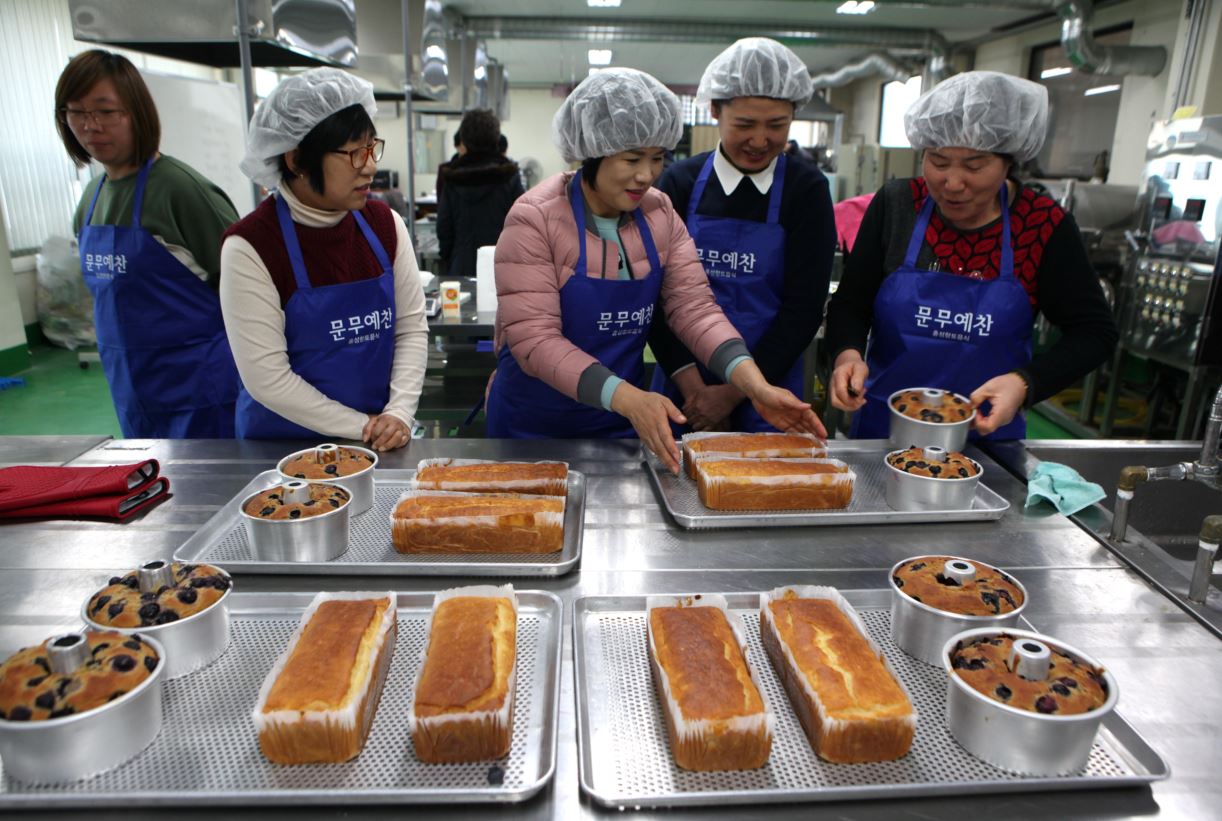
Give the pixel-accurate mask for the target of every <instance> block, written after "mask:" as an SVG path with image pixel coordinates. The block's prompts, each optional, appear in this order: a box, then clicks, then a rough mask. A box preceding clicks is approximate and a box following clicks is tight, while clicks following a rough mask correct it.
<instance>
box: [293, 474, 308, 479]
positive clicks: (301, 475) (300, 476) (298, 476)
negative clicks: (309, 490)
mask: <svg viewBox="0 0 1222 821" xmlns="http://www.w3.org/2000/svg"><path fill="white" fill-rule="evenodd" d="M293 475H294V476H295V477H297V478H298V479H304V478H305V474H304V473H294V474H293Z"/></svg>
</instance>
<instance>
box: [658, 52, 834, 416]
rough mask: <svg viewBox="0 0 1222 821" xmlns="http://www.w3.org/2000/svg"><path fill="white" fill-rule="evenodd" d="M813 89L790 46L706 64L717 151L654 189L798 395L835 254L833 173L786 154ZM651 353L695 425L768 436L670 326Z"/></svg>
mask: <svg viewBox="0 0 1222 821" xmlns="http://www.w3.org/2000/svg"><path fill="white" fill-rule="evenodd" d="M812 94H813V87H812V85H811V81H810V74H809V72H808V71H807V69H806V66H805V65H804V64H803V63H802V61H801V60H800V59H799V58H798V56H797V55H796V54H794V53H793V52H792V51H790V50H789V49H788V48H786V47H785V46H783V45H781V44H780V43H778V42H776V41H775V40H768V39H765V38H760V37H751V38H747V39H745V40H739V41H738V42H737V43H734V44H733V45H732V46H730V47H729V48H728V49H726V50H725V51H723V52H722V53H721V54H719V55H718V56H717V57H715V58H714V59H713V61H712V62H711V63H709V65H708V67H707V68H706V69H705V72H704V76H703V77H702V78H701V79H700V86H699V88H698V89H697V92H696V99H697V102H698V103H707V104H709V105H710V106H711V107H712V113H713V117H714V118H715V119H716V120H717V130H718V136H719V137H720V142H719V143H718V146H717V148H716V149H715V150H713V151H710V152H708V153H705V154H698V155H696V156H695V157H692V158H690V159H687V160H683V161H681V162H677V163H675V164H674V165H672V166H671V167H670V168H669V169H668V170H667V171H666V173H665V174H664V175H663V176H662V180H661V182H659V183H658V187H659V188H660V189H661V190H662V191H664V192H665V193H666V194H668V195H669V196H670V200H671V202H672V203H674V206H675V210H676V211H678V212H679V213H680V214H682V215H683V216H684V221H685V222H686V223H687V230H688V233H690V234H691V235H692V239H693V240H695V242H696V249H697V253H698V254H699V255H700V259H701V260H702V261H703V263H704V269H705V271H706V272H708V277H709V283H710V284H711V285H712V287H713V293H714V295H715V296H716V297H717V304H718V305H720V306H721V309H722V310H723V311H725V314H726V317H727V318H728V319H729V320H730V322H731V323H733V325H734V327H735V328H737V329H738V331H739V333H741V334H742V337H743V340H744V341H745V342H746V343H747V347H748V349H749V350H750V351H751V355H752V356H753V357H754V359H755V362H756V363H757V364H758V365H759V369H760V371H762V372H763V374H764V378H765V379H767V380H768V381H769V382H770V383H772V384H774V385H780V386H782V387H784V388H786V389H787V390H789V391H792V392H793V393H795V394H797V395H798V396H801V395H802V393H803V384H802V377H803V371H804V369H803V360H804V354H805V352H806V349H807V348H808V347H809V346H810V343H811V340H812V339H814V337H815V331H816V330H818V328H819V325H820V323H821V322H822V321H823V305H824V302H825V301H826V300H827V290H828V283H829V281H830V279H831V271H832V259H833V257H834V256H835V252H836V229H835V223H834V221H833V218H832V201H831V196H830V194H829V191H828V182H827V178H826V177H824V176H823V172H821V171H820V170H819V169H818V168H817V167H816V166H815V164H814V163H812V162H803V161H795V160H794V159H793V158H790V157H788V156H787V155H786V154H785V153H784V151H785V147H786V144H787V138H788V136H789V126H790V124H791V123H792V122H793V116H794V112H795V111H796V110H797V108H798V106H800V105H802V104H803V103H805V102H806V101H807V100H809V99H810V97H811V95H812ZM650 346H651V348H652V349H653V351H654V354H655V355H656V357H657V359H658V367H657V369H655V371H654V381H653V389H654V390H658V391H662V392H664V393H665V394H666V395H667V396H669V397H670V398H672V399H674V400H675V402H676V403H682V407H683V413H684V414H685V415H686V416H687V418H688V422H689V423H690V425H691V426H692V428H694V429H696V430H715V429H730V430H747V431H759V430H771V429H772V426H771V425H769V424H768V422H767V420H765V419H763V418H762V417H761V416H760V415H759V413H757V412H756V410H755V408H753V407H752V405H751V403H749V402H745V401H744V399H745V398H746V397H745V396H744V394H743V392H742V391H741V390H739V389H738V388H737V387H735V386H734V385H732V384H730V383H729V382H728V381H726V380H724V379H722V378H721V377H720V376H718V375H717V374H716V373H713V372H710V371H709V370H707V369H702V368H700V367H699V366H698V365H697V363H696V360H695V358H694V357H693V356H692V354H691V352H689V351H688V350H687V349H686V348H685V347H684V346H683V345H681V344H680V343H679V341H678V340H677V339H676V338H675V334H674V333H673V332H671V330H670V329H669V328H668V327H667V326H666V325H665V323H657V324H656V326H655V328H654V332H653V334H652V336H651V338H650ZM667 376H669V377H670V379H669V380H668V379H667V378H666V377H667ZM672 380H673V381H672Z"/></svg>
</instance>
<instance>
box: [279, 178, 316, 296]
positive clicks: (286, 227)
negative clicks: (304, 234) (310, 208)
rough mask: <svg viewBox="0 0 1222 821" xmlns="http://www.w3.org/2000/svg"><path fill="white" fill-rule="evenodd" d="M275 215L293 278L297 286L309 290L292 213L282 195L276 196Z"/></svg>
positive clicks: (308, 280)
mask: <svg viewBox="0 0 1222 821" xmlns="http://www.w3.org/2000/svg"><path fill="white" fill-rule="evenodd" d="M276 217H277V218H279V220H280V233H281V234H283V235H284V247H285V250H287V251H288V252H289V263H290V264H291V265H292V266H293V279H294V280H296V281H297V287H298V288H301V289H303V290H309V288H310V278H309V277H308V276H307V275H306V267H305V259H304V258H302V256H301V243H299V242H298V241H297V229H296V228H295V227H293V215H292V213H290V212H289V204H288V203H287V202H285V201H284V197H280V196H277V197H276Z"/></svg>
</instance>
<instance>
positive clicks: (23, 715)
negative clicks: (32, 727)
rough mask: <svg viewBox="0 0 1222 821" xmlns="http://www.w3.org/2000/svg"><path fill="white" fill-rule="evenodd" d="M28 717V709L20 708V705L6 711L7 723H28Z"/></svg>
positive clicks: (29, 714)
mask: <svg viewBox="0 0 1222 821" xmlns="http://www.w3.org/2000/svg"><path fill="white" fill-rule="evenodd" d="M30 716H31V713H30V708H29V707H22V706H21V705H20V704H18V705H17V706H16V707H14V708H13V709H11V710H9V711H8V720H9V721H29V720H30Z"/></svg>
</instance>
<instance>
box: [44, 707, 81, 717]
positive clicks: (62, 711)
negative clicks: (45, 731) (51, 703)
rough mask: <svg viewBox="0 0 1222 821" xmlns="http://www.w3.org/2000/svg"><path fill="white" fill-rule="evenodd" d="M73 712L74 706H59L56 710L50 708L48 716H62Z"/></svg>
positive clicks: (74, 710)
mask: <svg viewBox="0 0 1222 821" xmlns="http://www.w3.org/2000/svg"><path fill="white" fill-rule="evenodd" d="M75 712H76V708H74V707H60V708H59V709H58V710H52V711H51V715H50V716H49V718H63V717H64V716H70V715H72V714H73V713H75Z"/></svg>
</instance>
